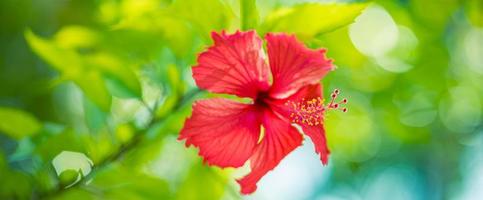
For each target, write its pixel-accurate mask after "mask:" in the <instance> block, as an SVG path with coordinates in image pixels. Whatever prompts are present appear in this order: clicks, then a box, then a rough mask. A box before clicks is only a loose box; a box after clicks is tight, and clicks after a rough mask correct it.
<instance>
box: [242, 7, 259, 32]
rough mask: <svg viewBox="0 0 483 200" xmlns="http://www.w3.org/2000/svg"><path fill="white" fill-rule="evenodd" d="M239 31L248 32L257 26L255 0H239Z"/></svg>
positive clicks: (257, 16) (257, 15)
mask: <svg viewBox="0 0 483 200" xmlns="http://www.w3.org/2000/svg"><path fill="white" fill-rule="evenodd" d="M240 15H241V29H242V30H248V29H253V28H255V27H257V25H258V20H259V19H258V18H259V14H258V9H257V4H256V0H240Z"/></svg>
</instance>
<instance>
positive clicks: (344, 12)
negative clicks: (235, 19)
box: [259, 3, 367, 40]
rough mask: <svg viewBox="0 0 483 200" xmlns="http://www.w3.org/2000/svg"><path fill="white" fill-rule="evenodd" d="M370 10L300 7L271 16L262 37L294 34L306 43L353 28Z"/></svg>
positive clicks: (357, 6)
mask: <svg viewBox="0 0 483 200" xmlns="http://www.w3.org/2000/svg"><path fill="white" fill-rule="evenodd" d="M366 6H367V4H366V3H354V4H335V3H331V4H315V3H307V4H300V5H296V6H294V7H289V8H281V9H279V10H276V11H274V12H272V13H270V14H269V15H268V16H267V18H266V19H265V21H264V22H263V23H262V24H261V25H260V28H259V31H260V33H261V34H265V33H267V32H287V33H294V34H296V35H297V36H298V37H299V38H301V39H303V40H308V39H311V38H313V37H315V36H317V35H320V34H323V33H326V32H330V31H333V30H335V29H337V28H340V27H343V26H345V25H348V24H350V23H351V22H353V21H354V19H355V18H356V17H357V16H358V15H359V14H360V13H361V12H362V10H363V9H364V8H365V7H366Z"/></svg>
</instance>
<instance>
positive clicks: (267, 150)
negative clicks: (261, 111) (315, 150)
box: [237, 111, 302, 194]
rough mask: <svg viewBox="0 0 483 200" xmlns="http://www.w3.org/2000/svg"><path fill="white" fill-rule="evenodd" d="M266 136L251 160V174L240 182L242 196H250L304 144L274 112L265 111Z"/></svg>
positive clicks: (293, 129) (294, 130)
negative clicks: (279, 164)
mask: <svg viewBox="0 0 483 200" xmlns="http://www.w3.org/2000/svg"><path fill="white" fill-rule="evenodd" d="M263 126H264V127H265V136H264V137H263V138H262V140H261V143H260V144H259V145H258V146H257V148H256V150H255V152H254V154H253V156H252V157H251V158H250V163H251V165H250V166H251V172H250V173H249V174H248V175H246V176H245V177H243V178H242V179H240V180H237V181H238V183H239V184H240V186H241V193H242V194H250V193H252V192H254V191H255V190H256V189H257V182H258V181H259V180H260V179H261V178H262V177H263V176H264V175H265V174H266V173H267V172H268V171H270V170H272V169H273V168H274V167H275V166H277V165H278V163H279V162H280V161H281V160H282V159H283V158H284V157H285V156H286V155H287V154H289V153H290V152H292V151H293V150H294V149H295V148H297V147H298V146H300V145H301V144H302V135H301V134H300V133H299V132H298V131H297V129H295V128H294V127H293V126H291V125H290V123H289V122H288V120H286V119H281V118H280V117H279V116H276V115H275V114H274V113H273V112H272V111H265V116H264V119H263Z"/></svg>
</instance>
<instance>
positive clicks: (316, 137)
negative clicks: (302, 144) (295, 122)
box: [301, 124, 330, 165]
mask: <svg viewBox="0 0 483 200" xmlns="http://www.w3.org/2000/svg"><path fill="white" fill-rule="evenodd" d="M301 126H302V130H303V131H304V133H305V135H307V136H309V137H310V139H311V140H312V142H313V143H314V146H315V152H316V153H317V154H319V156H320V161H322V164H324V165H327V163H328V161H329V154H330V151H329V147H327V139H326V138H325V129H324V125H323V124H319V125H317V126H309V125H305V124H303V125H301Z"/></svg>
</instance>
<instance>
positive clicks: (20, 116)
mask: <svg viewBox="0 0 483 200" xmlns="http://www.w3.org/2000/svg"><path fill="white" fill-rule="evenodd" d="M41 127H42V125H41V124H40V122H39V121H37V119H36V118H35V117H34V116H33V115H31V114H30V113H27V112H25V111H22V110H17V109H13V108H6V107H0V132H2V133H4V134H6V135H8V136H10V137H12V138H15V139H21V138H23V137H25V136H30V135H33V134H35V133H37V132H38V131H39V130H40V128H41Z"/></svg>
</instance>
